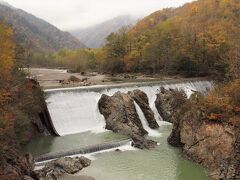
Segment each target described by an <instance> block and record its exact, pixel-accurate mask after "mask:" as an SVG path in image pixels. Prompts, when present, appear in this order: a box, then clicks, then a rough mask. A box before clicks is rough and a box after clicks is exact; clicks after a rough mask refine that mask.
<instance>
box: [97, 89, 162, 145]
mask: <svg viewBox="0 0 240 180" xmlns="http://www.w3.org/2000/svg"><path fill="white" fill-rule="evenodd" d="M129 94H130V93H129ZM129 94H126V93H121V92H117V93H115V94H114V95H113V96H111V97H110V96H107V95H102V97H101V99H100V100H99V102H98V106H99V110H100V113H101V114H103V116H104V117H105V120H106V129H108V130H112V131H113V132H115V133H120V134H123V135H127V136H129V137H130V138H132V139H133V141H134V143H133V146H135V147H138V148H140V149H142V148H146V149H151V148H153V147H155V146H156V144H157V143H156V142H154V141H150V140H146V139H145V138H144V136H145V135H146V134H147V131H146V130H145V129H144V128H143V125H142V123H141V120H140V119H139V116H138V114H137V111H136V108H135V105H134V100H133V98H132V97H131V96H130V95H129Z"/></svg>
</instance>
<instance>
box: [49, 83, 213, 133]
mask: <svg viewBox="0 0 240 180" xmlns="http://www.w3.org/2000/svg"><path fill="white" fill-rule="evenodd" d="M160 87H164V88H166V89H169V88H172V89H182V90H184V91H185V92H186V94H187V96H188V97H189V96H190V95H191V93H193V91H199V92H206V91H208V90H209V89H211V87H212V84H211V82H209V81H205V80H202V81H186V82H182V83H179V82H174V83H168V82H158V83H156V82H155V83H148V84H138V85H136V84H135V85H128V86H123V87H121V86H117V87H116V86H112V87H109V86H99V87H91V88H89V89H86V88H68V89H65V90H64V89H55V90H46V91H45V92H46V94H47V98H46V102H47V106H48V110H49V113H50V115H51V119H52V124H53V126H54V129H55V130H56V133H57V134H59V135H60V136H63V135H67V134H75V133H79V132H85V131H92V132H99V131H104V126H105V121H104V118H103V116H102V115H101V114H100V113H99V110H98V105H97V104H98V100H99V99H100V97H101V95H102V94H107V95H113V94H114V93H115V92H117V91H121V92H125V93H126V92H128V91H132V90H134V89H140V90H142V91H144V92H145V93H146V94H147V96H148V98H149V104H150V107H151V108H152V110H153V111H154V113H155V118H156V120H157V122H158V123H159V124H160V123H161V117H160V115H159V114H158V113H157V110H156V107H155V104H154V101H155V99H156V94H157V93H158V92H159V89H160ZM137 109H138V108H137ZM138 113H139V115H140V117H141V120H142V122H144V121H145V119H143V117H142V115H141V114H140V113H141V110H138ZM145 128H148V127H145ZM146 130H148V131H149V135H150V136H156V133H154V131H150V129H146Z"/></svg>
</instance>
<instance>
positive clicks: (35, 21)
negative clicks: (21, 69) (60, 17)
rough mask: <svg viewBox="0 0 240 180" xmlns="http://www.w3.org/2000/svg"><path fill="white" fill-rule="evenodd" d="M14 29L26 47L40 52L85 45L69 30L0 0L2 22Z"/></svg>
mask: <svg viewBox="0 0 240 180" xmlns="http://www.w3.org/2000/svg"><path fill="white" fill-rule="evenodd" d="M1 21H3V22H4V23H6V24H8V25H9V26H10V27H12V29H13V31H14V40H15V41H16V42H17V43H18V44H21V45H23V46H24V47H25V48H28V49H30V50H34V51H38V52H52V51H57V50H59V49H62V48H67V49H78V48H84V47H85V45H84V44H83V43H81V42H80V41H79V40H78V39H77V38H75V37H73V36H72V35H71V34H70V33H68V32H63V31H61V30H59V29H58V28H56V27H55V26H53V25H51V24H49V23H48V22H46V21H44V20H42V19H40V18H37V17H35V16H34V15H32V14H29V13H27V12H25V11H23V10H21V9H17V8H14V7H12V6H11V5H9V4H8V3H6V2H4V1H0V22H1Z"/></svg>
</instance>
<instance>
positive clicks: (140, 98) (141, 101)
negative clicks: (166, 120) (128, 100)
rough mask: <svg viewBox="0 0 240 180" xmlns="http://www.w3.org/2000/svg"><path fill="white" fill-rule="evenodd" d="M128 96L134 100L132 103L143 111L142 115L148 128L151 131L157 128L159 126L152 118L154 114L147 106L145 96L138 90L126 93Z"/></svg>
mask: <svg viewBox="0 0 240 180" xmlns="http://www.w3.org/2000/svg"><path fill="white" fill-rule="evenodd" d="M128 94H129V95H130V96H131V97H132V98H133V99H134V101H135V102H136V103H137V104H138V105H139V107H140V108H141V110H142V111H143V114H144V116H145V117H146V120H147V122H148V125H149V127H150V128H152V129H157V128H159V125H158V123H157V121H156V119H155V117H154V112H153V111H152V109H151V108H150V106H149V102H148V97H147V95H146V94H145V93H144V92H143V91H140V90H134V91H130V92H128Z"/></svg>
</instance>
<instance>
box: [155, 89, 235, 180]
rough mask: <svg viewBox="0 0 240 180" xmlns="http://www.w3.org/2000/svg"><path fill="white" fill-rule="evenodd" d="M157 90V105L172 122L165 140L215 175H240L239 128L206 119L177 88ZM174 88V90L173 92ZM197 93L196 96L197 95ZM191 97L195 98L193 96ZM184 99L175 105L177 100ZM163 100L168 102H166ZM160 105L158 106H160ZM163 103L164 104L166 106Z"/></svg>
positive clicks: (166, 118)
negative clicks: (180, 94)
mask: <svg viewBox="0 0 240 180" xmlns="http://www.w3.org/2000/svg"><path fill="white" fill-rule="evenodd" d="M162 91H164V93H162V92H161V93H160V94H158V98H157V101H158V100H159V99H160V100H161V101H160V103H159V102H156V106H157V108H158V109H159V110H161V115H162V114H164V115H166V116H163V119H164V118H165V119H164V120H166V121H169V120H170V121H171V122H172V123H173V130H172V132H171V134H170V136H169V137H168V143H169V144H171V145H173V146H176V147H182V149H183V154H184V156H185V157H187V158H189V159H192V160H194V161H195V162H198V163H199V164H202V165H203V166H204V167H207V168H208V169H210V170H211V172H212V176H213V177H214V178H216V179H239V178H240V175H239V174H240V168H239V167H240V157H239V156H240V155H239V154H240V153H239V151H240V150H239V146H240V142H239V141H240V140H239V139H240V138H239V132H240V128H239V127H237V126H233V125H230V124H228V123H224V122H220V121H215V122H214V121H208V120H206V119H204V118H203V112H202V110H201V109H200V108H198V106H194V104H192V102H191V101H190V100H186V99H185V98H184V96H182V100H181V96H178V98H176V94H179V93H178V92H177V90H171V92H170V91H168V90H162ZM173 91H175V92H173ZM196 97H197V96H196ZM196 97H194V98H196ZM175 101H179V102H184V103H182V104H178V106H175V105H176V104H177V102H175ZM162 102H171V103H168V105H166V104H163V103H162ZM159 106H161V107H159ZM165 107H167V108H166V109H165Z"/></svg>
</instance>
